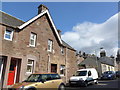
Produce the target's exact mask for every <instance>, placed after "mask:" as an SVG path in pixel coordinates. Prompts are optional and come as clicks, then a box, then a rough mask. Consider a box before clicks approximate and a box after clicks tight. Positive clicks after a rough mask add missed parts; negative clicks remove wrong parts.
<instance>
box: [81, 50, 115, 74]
mask: <svg viewBox="0 0 120 90" xmlns="http://www.w3.org/2000/svg"><path fill="white" fill-rule="evenodd" d="M79 65H80V66H81V67H83V68H95V69H96V70H97V71H98V74H99V76H101V74H102V73H103V72H105V71H116V70H117V69H116V60H115V58H111V57H107V56H106V52H105V51H101V52H100V57H96V56H95V55H89V56H87V58H86V59H85V60H83V61H82V62H81V63H80V64H79Z"/></svg>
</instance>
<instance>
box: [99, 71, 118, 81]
mask: <svg viewBox="0 0 120 90" xmlns="http://www.w3.org/2000/svg"><path fill="white" fill-rule="evenodd" d="M101 79H108V80H109V79H110V80H112V79H116V74H115V72H114V71H106V72H104V73H103V74H102V76H101Z"/></svg>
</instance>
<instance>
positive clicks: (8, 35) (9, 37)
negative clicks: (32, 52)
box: [4, 29, 13, 41]
mask: <svg viewBox="0 0 120 90" xmlns="http://www.w3.org/2000/svg"><path fill="white" fill-rule="evenodd" d="M12 38H13V30H12V29H6V31H5V33H4V39H5V40H10V41H12Z"/></svg>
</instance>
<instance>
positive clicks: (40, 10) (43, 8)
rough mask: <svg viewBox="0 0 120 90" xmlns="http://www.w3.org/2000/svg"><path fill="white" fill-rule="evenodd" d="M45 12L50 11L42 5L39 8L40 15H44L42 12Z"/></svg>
mask: <svg viewBox="0 0 120 90" xmlns="http://www.w3.org/2000/svg"><path fill="white" fill-rule="evenodd" d="M45 10H48V8H47V7H46V6H45V5H43V4H41V5H40V6H39V7H38V14H40V13H42V12H43V11H45Z"/></svg>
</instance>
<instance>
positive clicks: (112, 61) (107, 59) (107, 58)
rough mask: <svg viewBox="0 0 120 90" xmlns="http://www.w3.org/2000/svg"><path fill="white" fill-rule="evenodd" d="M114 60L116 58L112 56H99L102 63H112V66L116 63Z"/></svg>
mask: <svg viewBox="0 0 120 90" xmlns="http://www.w3.org/2000/svg"><path fill="white" fill-rule="evenodd" d="M114 60H115V59H112V58H110V57H101V58H99V61H100V62H101V63H104V64H108V65H112V66H114V65H115V63H114Z"/></svg>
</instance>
